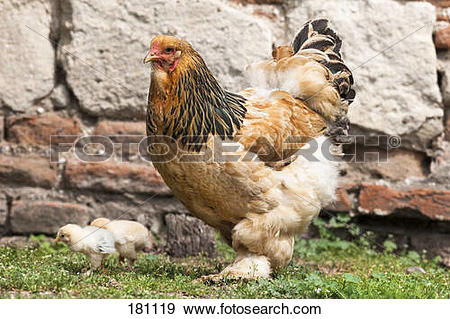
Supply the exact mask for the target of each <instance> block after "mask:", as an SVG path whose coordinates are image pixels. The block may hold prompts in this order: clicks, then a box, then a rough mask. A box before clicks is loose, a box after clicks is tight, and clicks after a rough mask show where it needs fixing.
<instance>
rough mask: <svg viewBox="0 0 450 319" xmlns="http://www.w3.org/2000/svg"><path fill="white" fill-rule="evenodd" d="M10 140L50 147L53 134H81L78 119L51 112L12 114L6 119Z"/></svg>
mask: <svg viewBox="0 0 450 319" xmlns="http://www.w3.org/2000/svg"><path fill="white" fill-rule="evenodd" d="M6 127H7V136H8V140H9V141H10V142H13V143H18V144H22V145H30V146H39V145H41V146H47V147H50V137H51V136H52V135H80V134H81V128H80V124H79V122H78V121H77V120H76V119H72V118H64V117H61V116H59V115H58V114H54V113H49V114H44V115H42V116H10V117H8V118H7V120H6Z"/></svg>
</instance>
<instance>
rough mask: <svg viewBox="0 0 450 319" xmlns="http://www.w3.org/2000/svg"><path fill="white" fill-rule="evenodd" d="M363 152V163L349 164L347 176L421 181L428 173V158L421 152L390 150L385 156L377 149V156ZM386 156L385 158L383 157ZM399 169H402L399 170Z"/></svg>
mask: <svg viewBox="0 0 450 319" xmlns="http://www.w3.org/2000/svg"><path fill="white" fill-rule="evenodd" d="M358 149H361V152H362V151H365V152H366V153H365V161H364V162H362V163H359V162H356V163H355V162H351V163H350V164H349V165H348V166H347V169H348V170H349V171H350V173H349V174H353V175H355V174H356V175H359V176H361V175H362V176H365V177H366V178H367V179H368V180H369V179H385V180H390V181H406V180H423V179H425V178H426V177H427V174H428V173H429V169H428V158H427V156H426V155H425V154H424V153H422V152H416V151H410V150H406V149H390V150H389V151H388V152H387V154H386V153H384V154H381V153H383V152H384V151H383V150H382V149H379V150H378V151H379V152H380V153H379V154H376V153H369V152H370V150H364V149H363V147H362V146H359V145H358ZM371 155H372V156H371ZM384 156H386V157H384ZM399 167H401V168H402V169H399Z"/></svg>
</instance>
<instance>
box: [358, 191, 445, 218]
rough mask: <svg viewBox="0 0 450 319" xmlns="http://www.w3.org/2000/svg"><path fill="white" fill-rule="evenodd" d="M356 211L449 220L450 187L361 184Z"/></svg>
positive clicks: (380, 214)
mask: <svg viewBox="0 0 450 319" xmlns="http://www.w3.org/2000/svg"><path fill="white" fill-rule="evenodd" d="M358 202H359V206H358V211H359V212H360V213H362V214H373V215H377V216H386V215H391V214H393V213H395V212H403V213H405V216H410V217H413V218H416V216H417V215H416V214H414V213H419V214H421V215H422V216H423V217H426V218H428V219H431V220H437V221H449V220H450V205H449V204H448V203H450V191H449V190H435V189H427V188H422V189H421V188H414V189H409V190H396V189H393V188H390V187H388V186H385V185H371V184H362V185H361V189H360V193H359V197H358Z"/></svg>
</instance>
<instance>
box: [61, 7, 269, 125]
mask: <svg viewBox="0 0 450 319" xmlns="http://www.w3.org/2000/svg"><path fill="white" fill-rule="evenodd" d="M63 10H65V11H66V12H70V13H71V16H70V18H68V19H67V21H63V24H64V25H67V30H66V31H64V32H63V33H62V37H61V43H62V46H61V48H60V49H59V50H58V61H60V63H61V65H62V66H63V68H64V70H65V72H66V74H67V83H68V85H69V86H70V87H71V88H72V89H73V93H74V94H75V96H76V97H77V99H78V100H79V102H80V107H81V109H82V111H84V112H86V113H88V114H90V115H93V116H102V117H109V118H117V119H131V118H141V119H144V109H145V107H146V105H147V93H148V88H149V67H148V66H147V65H145V66H144V65H143V64H142V61H143V58H144V56H145V55H146V53H147V51H148V50H149V43H150V41H151V39H152V38H153V37H154V36H156V35H158V34H169V35H175V36H177V37H180V38H182V39H185V40H187V41H189V42H190V43H191V44H192V46H193V47H194V48H195V49H197V50H198V51H199V53H200V54H201V55H202V57H203V58H204V60H205V61H206V63H207V65H208V66H209V67H210V69H211V71H212V73H213V74H214V75H215V76H216V77H217V78H218V80H219V81H220V82H221V83H222V84H223V85H224V87H226V88H228V89H234V90H238V89H242V88H243V83H244V76H243V74H242V71H243V69H244V67H245V66H246V65H247V64H249V63H251V62H255V61H257V60H259V59H261V58H267V57H269V56H270V52H271V44H272V42H271V41H272V39H271V31H270V29H269V28H268V27H266V26H265V25H264V24H263V23H261V22H260V20H259V19H257V18H256V17H255V16H253V15H248V14H245V13H243V12H241V11H239V10H238V9H236V8H234V7H232V6H230V5H229V4H227V3H226V2H224V1H220V0H209V1H207V0H196V1H189V2H180V1H177V0H158V1H152V2H151V4H149V3H144V2H142V1H138V0H131V1H123V2H108V1H103V0H77V1H75V0H68V1H64V3H63ZM244 44H245V45H244Z"/></svg>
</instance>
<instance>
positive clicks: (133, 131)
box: [94, 121, 145, 136]
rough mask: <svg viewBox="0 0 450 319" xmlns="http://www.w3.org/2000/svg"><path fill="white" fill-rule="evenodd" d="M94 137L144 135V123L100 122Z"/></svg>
mask: <svg viewBox="0 0 450 319" xmlns="http://www.w3.org/2000/svg"><path fill="white" fill-rule="evenodd" d="M94 135H104V136H110V135H145V122H122V121H101V122H100V123H98V124H97V127H96V128H95V131H94Z"/></svg>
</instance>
